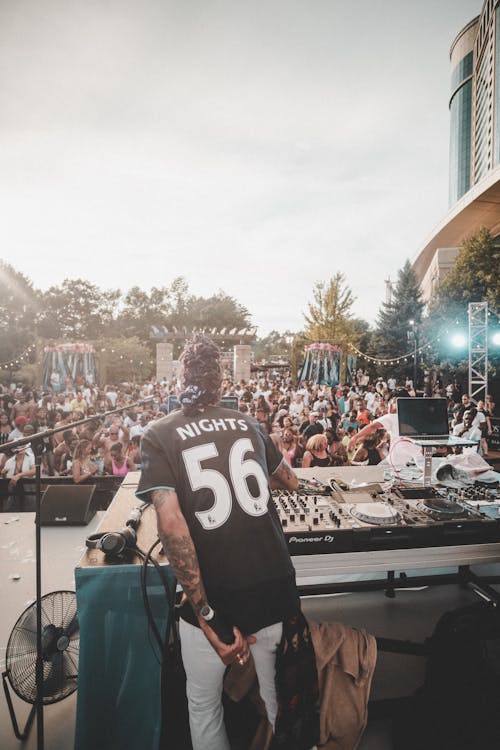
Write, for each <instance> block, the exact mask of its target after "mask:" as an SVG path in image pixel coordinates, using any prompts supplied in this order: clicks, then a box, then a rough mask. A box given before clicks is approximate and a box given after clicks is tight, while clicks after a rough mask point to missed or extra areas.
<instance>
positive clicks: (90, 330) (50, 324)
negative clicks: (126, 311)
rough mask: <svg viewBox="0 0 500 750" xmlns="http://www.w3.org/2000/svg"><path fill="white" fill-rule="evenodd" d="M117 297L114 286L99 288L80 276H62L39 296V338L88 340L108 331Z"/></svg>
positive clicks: (115, 308)
mask: <svg viewBox="0 0 500 750" xmlns="http://www.w3.org/2000/svg"><path fill="white" fill-rule="evenodd" d="M119 299H120V292H119V291H118V290H106V291H102V290H101V289H99V287H98V286H96V285H95V284H91V283H90V282H89V281H85V280H84V279H65V280H64V281H63V283H62V284H61V285H60V286H51V287H50V289H48V290H47V292H45V293H44V294H43V296H42V298H41V310H40V316H39V323H38V332H39V335H40V336H42V337H43V338H49V339H57V340H64V341H71V340H78V341H89V340H90V339H92V338H95V337H96V336H100V335H102V334H104V333H105V332H106V331H109V328H110V326H111V325H112V324H113V321H114V319H115V316H116V311H117V304H118V301H119Z"/></svg>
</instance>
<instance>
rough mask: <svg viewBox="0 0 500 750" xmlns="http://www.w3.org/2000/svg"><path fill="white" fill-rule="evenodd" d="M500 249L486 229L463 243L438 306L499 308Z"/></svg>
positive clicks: (439, 292) (444, 285)
mask: <svg viewBox="0 0 500 750" xmlns="http://www.w3.org/2000/svg"><path fill="white" fill-rule="evenodd" d="M499 268H500V246H499V245H498V244H495V242H494V241H493V239H492V237H491V234H490V232H489V230H488V229H485V228H484V227H483V228H482V229H479V231H477V232H475V233H474V234H472V235H471V236H470V237H468V238H467V239H466V240H464V242H463V243H462V245H461V247H460V250H459V251H458V255H457V259H456V262H455V265H454V267H453V268H452V269H451V271H450V272H449V273H448V275H447V276H446V278H445V279H444V281H443V283H442V284H441V286H440V288H439V290H438V306H443V305H444V306H446V305H447V304H448V303H456V304H458V305H460V306H464V307H466V306H467V305H468V304H469V302H488V305H489V307H491V308H493V309H494V310H498V309H500V273H499Z"/></svg>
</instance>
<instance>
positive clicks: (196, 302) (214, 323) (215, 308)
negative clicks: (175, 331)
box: [184, 290, 250, 330]
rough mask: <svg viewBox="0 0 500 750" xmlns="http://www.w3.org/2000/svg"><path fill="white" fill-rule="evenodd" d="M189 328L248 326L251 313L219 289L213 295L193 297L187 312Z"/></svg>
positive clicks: (239, 327) (186, 319) (186, 322)
mask: <svg viewBox="0 0 500 750" xmlns="http://www.w3.org/2000/svg"><path fill="white" fill-rule="evenodd" d="M185 316H186V317H185V322H184V325H185V326H186V328H187V329H188V330H192V329H200V328H217V329H218V330H221V329H223V328H228V329H230V330H231V329H233V328H237V329H238V330H239V329H241V328H248V327H249V326H250V313H249V312H248V310H247V308H246V307H244V306H243V305H241V304H240V303H239V302H237V301H236V300H235V299H234V297H230V296H229V295H228V294H226V293H225V292H223V291H222V290H219V291H218V292H217V294H213V295H212V296H211V297H192V298H191V299H190V300H189V304H188V306H187V310H186V313H185Z"/></svg>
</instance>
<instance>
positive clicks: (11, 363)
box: [0, 344, 35, 370]
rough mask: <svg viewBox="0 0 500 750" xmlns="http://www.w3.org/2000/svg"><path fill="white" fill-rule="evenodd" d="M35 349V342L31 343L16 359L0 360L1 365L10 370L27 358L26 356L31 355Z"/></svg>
mask: <svg viewBox="0 0 500 750" xmlns="http://www.w3.org/2000/svg"><path fill="white" fill-rule="evenodd" d="M33 351H35V344H31V345H30V346H28V347H27V348H26V349H25V350H24V351H23V352H22V354H18V355H17V357H16V358H15V359H11V360H10V361H8V362H0V367H2V368H3V369H4V370H9V369H12V368H13V367H14V365H19V364H21V360H23V359H25V358H26V357H29V355H30V354H31V352H33Z"/></svg>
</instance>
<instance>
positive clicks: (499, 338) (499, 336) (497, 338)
mask: <svg viewBox="0 0 500 750" xmlns="http://www.w3.org/2000/svg"><path fill="white" fill-rule="evenodd" d="M491 340H492V342H493V343H494V344H495V346H500V331H497V332H496V333H494V334H493V336H492V337H491Z"/></svg>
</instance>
